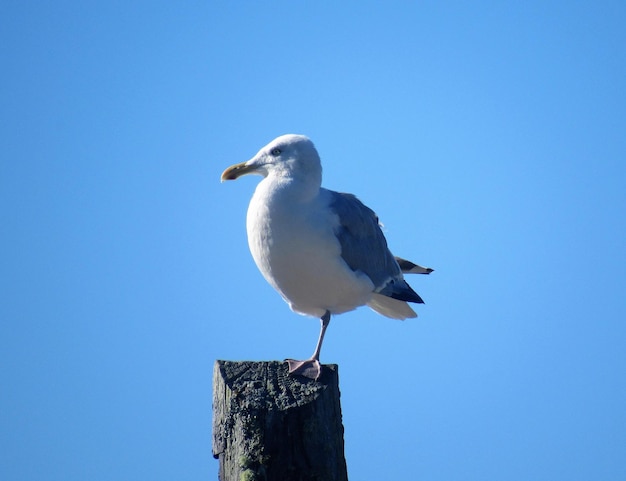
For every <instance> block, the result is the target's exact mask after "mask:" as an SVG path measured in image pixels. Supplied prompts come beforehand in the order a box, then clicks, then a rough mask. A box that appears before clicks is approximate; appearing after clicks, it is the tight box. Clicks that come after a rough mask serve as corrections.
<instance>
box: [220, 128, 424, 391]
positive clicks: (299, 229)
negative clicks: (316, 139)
mask: <svg viewBox="0 0 626 481" xmlns="http://www.w3.org/2000/svg"><path fill="white" fill-rule="evenodd" d="M246 174H257V175H261V176H263V177H264V179H263V180H261V182H260V183H259V184H258V186H257V188H256V190H255V192H254V195H253V196H252V199H251V201H250V206H249V207H248V216H247V222H246V227H247V231H248V245H249V246H250V252H251V253H252V257H253V258H254V261H255V263H256V265H257V267H258V268H259V270H260V271H261V273H262V274H263V276H264V277H265V279H266V280H267V282H269V283H270V284H271V285H272V287H273V288H274V289H276V291H278V293H279V294H280V295H281V296H282V297H283V299H284V300H285V301H286V302H287V303H288V304H289V307H291V309H292V310H293V311H295V312H297V313H299V314H304V315H309V316H314V317H318V318H320V319H321V330H320V335H319V339H318V341H317V346H316V347H315V351H314V352H313V355H312V356H311V358H310V359H308V360H306V361H296V360H293V359H287V362H288V363H289V372H290V373H291V374H294V375H296V374H297V375H302V376H305V377H309V378H311V379H318V378H319V376H320V374H321V365H320V362H319V357H320V350H321V349H322V342H323V341H324V334H325V332H326V328H327V327H328V324H329V322H330V316H331V315H332V314H341V313H343V312H348V311H352V310H354V309H356V308H357V307H359V306H363V305H367V306H369V307H370V308H372V309H373V310H375V311H376V312H378V313H379V314H382V315H383V316H387V317H390V318H393V319H406V318H410V317H417V314H416V313H415V311H413V309H411V307H410V306H409V305H408V304H407V302H415V303H423V302H424V301H423V300H422V298H421V297H420V296H419V295H418V294H417V293H416V292H415V291H414V290H413V289H411V287H410V286H409V285H408V284H407V283H406V281H405V280H404V276H403V275H402V273H415V274H430V273H431V272H432V271H433V270H432V269H430V268H426V267H421V266H419V265H417V264H414V263H412V262H409V261H406V260H404V259H401V258H399V257H394V256H393V255H392V254H391V252H390V251H389V249H388V248H387V241H386V240H385V236H384V235H383V233H382V231H381V229H380V225H379V223H378V217H377V216H376V214H375V213H374V212H373V211H372V210H371V209H369V208H368V207H366V206H365V205H364V204H363V203H361V201H359V200H358V199H357V198H356V197H355V196H354V195H352V194H344V193H340V192H334V191H332V190H328V189H324V188H323V187H322V186H321V183H322V165H321V162H320V157H319V155H318V153H317V150H316V149H315V146H314V145H313V142H311V140H310V139H309V138H308V137H305V136H304V135H293V134H289V135H283V136H281V137H278V138H276V139H274V140H273V141H271V142H270V143H269V144H267V145H266V146H265V147H263V148H262V149H261V150H259V152H258V153H257V154H256V155H255V156H254V157H252V159H250V160H248V161H247V162H242V163H240V164H235V165H232V166H231V167H228V168H227V169H226V170H225V171H224V172H223V173H222V177H221V180H222V181H225V180H234V179H237V178H239V177H241V176H242V175H246Z"/></svg>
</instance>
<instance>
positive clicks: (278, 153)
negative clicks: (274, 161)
mask: <svg viewBox="0 0 626 481" xmlns="http://www.w3.org/2000/svg"><path fill="white" fill-rule="evenodd" d="M270 154H272V155H273V156H274V157H278V156H279V155H280V154H281V150H280V149H272V151H271V152H270Z"/></svg>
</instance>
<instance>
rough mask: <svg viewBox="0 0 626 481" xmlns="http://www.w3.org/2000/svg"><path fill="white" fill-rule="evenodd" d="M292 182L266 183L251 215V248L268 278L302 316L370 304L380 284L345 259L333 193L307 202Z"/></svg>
mask: <svg viewBox="0 0 626 481" xmlns="http://www.w3.org/2000/svg"><path fill="white" fill-rule="evenodd" d="M301 187H306V186H300V185H298V183H297V182H295V181H293V180H290V179H276V178H272V177H267V178H265V179H263V180H262V181H261V182H260V183H259V185H258V186H257V189H256V191H255V193H254V196H253V197H252V200H251V201H250V206H249V208H248V215H247V231H248V244H249V246H250V251H251V253H252V257H253V258H254V261H255V262H256V265H257V266H258V268H259V270H260V271H261V273H262V274H263V276H264V277H265V279H266V280H267V281H268V282H269V283H270V284H271V285H272V286H273V287H274V288H275V289H276V290H277V291H278V292H279V293H280V294H281V296H282V297H283V298H284V299H285V301H287V303H289V305H290V307H291V309H292V310H294V311H295V312H298V313H301V314H308V315H311V316H316V317H321V316H322V315H324V313H325V312H326V311H330V312H331V314H340V313H342V312H347V311H351V310H353V309H355V308H357V307H359V306H362V305H364V304H366V303H367V302H368V301H369V299H370V298H371V295H372V291H373V290H374V285H373V283H372V281H371V280H370V279H369V277H367V276H366V275H365V274H363V273H361V272H354V271H352V270H351V269H350V268H349V267H348V265H347V264H346V263H345V262H344V261H343V259H342V258H341V246H340V244H339V241H338V240H337V238H336V236H335V227H336V226H337V223H338V218H337V216H336V215H335V214H334V213H333V212H332V210H331V209H330V208H329V205H328V203H329V196H328V195H327V191H325V190H324V189H321V190H319V191H318V192H317V194H316V195H313V196H312V197H311V196H308V197H310V198H306V197H305V198H303V196H302V195H301V194H302V188H301Z"/></svg>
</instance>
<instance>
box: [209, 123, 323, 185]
mask: <svg viewBox="0 0 626 481" xmlns="http://www.w3.org/2000/svg"><path fill="white" fill-rule="evenodd" d="M247 174H257V175H262V176H263V177H267V176H276V177H287V178H293V179H297V178H304V179H310V180H314V181H315V182H321V177H322V166H321V163H320V157H319V155H318V153H317V150H316V149H315V146H314V145H313V142H311V140H310V139H309V138H308V137H306V136H304V135H295V134H287V135H281V136H280V137H277V138H275V139H274V140H272V141H271V142H270V143H269V144H267V145H266V146H265V147H263V148H262V149H261V150H259V151H258V152H257V154H256V155H255V156H254V157H252V158H251V159H250V160H248V161H247V162H241V163H240V164H235V165H231V166H230V167H228V168H227V169H226V170H225V171H224V172H223V173H222V178H221V179H222V182H223V181H225V180H235V179H238V178H239V177H241V176H242V175H247Z"/></svg>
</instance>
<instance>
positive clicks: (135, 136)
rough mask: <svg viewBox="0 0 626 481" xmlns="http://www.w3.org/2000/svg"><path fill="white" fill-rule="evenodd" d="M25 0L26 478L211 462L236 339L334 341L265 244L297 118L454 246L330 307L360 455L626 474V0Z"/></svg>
mask: <svg viewBox="0 0 626 481" xmlns="http://www.w3.org/2000/svg"><path fill="white" fill-rule="evenodd" d="M339 3H341V5H337V2H303V1H293V2H219V3H218V2H200V1H197V2H160V1H150V2H116V1H113V2H71V1H60V2H38V3H32V2H16V1H5V2H3V4H2V6H1V7H0V60H1V65H2V72H3V74H2V76H0V86H1V88H0V102H1V109H0V121H1V128H0V146H1V150H0V156H1V157H0V216H1V217H0V232H1V235H0V243H1V246H0V247H1V249H0V266H1V271H0V274H1V277H0V283H1V293H2V294H1V295H2V302H0V386H1V389H0V479H3V480H7V481H9V480H10V481H25V480H29V481H30V480H33V481H34V480H37V481H41V480H55V481H56V480H59V481H60V480H63V481H73V480H77V481H78V480H81V481H82V480H85V479H89V480H91V481H109V480H116V481H119V480H133V481H134V480H138V479H142V480H151V481H157V480H172V479H177V480H208V479H217V461H215V460H213V458H212V456H211V394H212V391H211V375H212V366H213V362H214V361H215V360H216V359H230V360H241V359H253V360H275V359H284V358H286V357H304V356H308V355H310V353H311V351H312V349H313V347H314V344H315V340H316V337H317V332H318V321H317V320H315V319H309V318H305V317H301V316H298V315H296V314H294V313H292V312H291V311H290V310H289V309H288V307H287V305H286V304H285V303H284V302H283V301H282V300H281V299H280V297H279V296H278V295H277V294H276V293H275V292H274V291H273V290H272V288H271V287H270V286H268V285H267V284H266V283H265V281H264V280H263V278H262V277H261V275H260V274H259V273H258V272H257V270H256V267H255V266H254V263H253V261H252V259H251V256H250V254H249V252H248V249H247V243H246V238H245V211H246V208H247V204H248V201H249V198H250V196H251V195H252V192H253V190H254V187H255V185H256V183H257V179H256V178H253V177H246V178H243V179H240V180H239V181H237V182H233V183H227V184H220V183H219V175H220V173H221V172H222V170H223V169H224V168H225V167H226V166H228V165H230V164H233V163H236V162H240V161H243V160H247V159H248V158H250V157H251V156H252V155H253V154H254V153H255V152H256V151H257V150H258V149H259V148H260V147H261V146H263V145H264V144H265V143H267V142H268V141H269V140H271V139H272V138H274V137H276V136H278V135H281V134H284V133H301V134H306V135H308V136H309V137H311V138H312V139H313V141H314V142H315V143H316V145H317V147H318V150H319V151H320V153H321V156H322V161H323V165H324V183H325V185H326V186H327V187H329V188H331V189H335V190H340V191H346V192H353V193H355V194H357V195H358V196H359V197H360V198H361V199H362V200H363V201H364V202H365V203H366V204H368V205H369V206H371V207H372V208H373V209H374V210H376V212H377V213H378V214H379V216H380V218H381V220H382V222H383V223H384V225H385V232H386V235H387V237H388V241H389V244H390V246H391V248H392V250H393V251H394V252H395V253H396V254H397V255H401V256H403V257H406V258H409V259H412V260H414V261H416V262H419V263H421V264H424V265H428V266H431V267H433V268H435V269H436V272H435V273H434V274H432V275H431V276H430V277H425V276H420V277H413V278H411V283H412V285H413V287H414V288H415V290H416V291H417V292H419V293H420V294H421V295H422V297H423V298H424V299H425V300H426V304H425V305H424V306H418V311H419V314H420V317H419V318H418V319H416V320H410V321H405V322H399V321H393V320H390V319H386V318H383V317H380V316H378V315H376V314H375V313H373V312H371V311H370V310H369V309H367V308H362V309H359V310H357V311H355V312H352V313H348V314H344V315H342V316H339V317H337V318H335V319H334V321H333V322H332V323H331V325H330V328H329V331H328V335H327V338H326V343H325V346H324V351H323V352H322V360H323V361H324V362H332V363H337V364H339V366H340V371H339V373H340V382H341V392H342V407H343V415H344V425H345V441H346V456H347V461H348V469H349V475H350V479H351V480H354V481H358V480H374V479H389V480H392V479H393V480H397V479H416V480H433V481H440V480H446V481H448V480H450V481H452V480H455V481H456V480H495V479H506V480H520V481H521V480H531V479H532V480H560V479H567V480H589V479H594V480H623V479H626V456H625V455H624V453H625V451H624V447H625V446H626V382H625V380H626V294H625V292H624V287H625V281H624V266H625V265H626V212H625V211H626V93H625V92H626V89H625V85H626V49H625V46H626V29H625V27H624V26H625V25H626V6H625V4H624V3H623V2H619V1H615V2H611V1H593V2H592V1H582V2H564V1H563V2H555V1H547V2H546V1H529V2H475V3H473V4H472V3H468V2H386V3H384V2H339Z"/></svg>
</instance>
